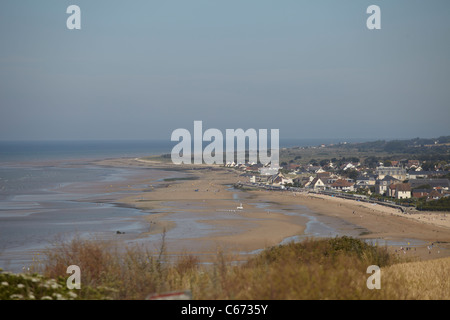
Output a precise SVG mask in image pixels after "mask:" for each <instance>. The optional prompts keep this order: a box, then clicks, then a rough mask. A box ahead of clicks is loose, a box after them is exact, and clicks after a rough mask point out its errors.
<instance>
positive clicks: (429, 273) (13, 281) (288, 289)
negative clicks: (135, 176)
mask: <svg viewBox="0 0 450 320" xmlns="http://www.w3.org/2000/svg"><path fill="white" fill-rule="evenodd" d="M167 258H168V257H167V256H166V255H165V253H164V242H163V244H162V246H161V250H160V252H159V254H157V255H156V256H155V255H154V254H151V253H150V252H148V251H147V250H146V249H145V248H142V247H132V248H127V249H126V250H124V251H123V250H118V249H117V248H110V247H108V246H107V245H106V244H104V243H101V242H96V241H86V240H79V239H78V240H74V241H72V242H71V243H66V244H62V245H60V246H59V247H57V248H52V249H51V250H49V251H48V252H47V258H46V259H45V260H44V261H43V266H42V271H41V273H42V275H38V274H21V275H16V274H11V273H5V272H2V273H0V299H145V298H146V297H147V296H148V295H149V294H154V293H161V292H167V291H174V290H190V291H191V293H192V297H193V299H274V300H277V299H283V300H285V299H449V298H450V284H449V281H448V274H450V259H448V258H447V259H440V260H432V261H426V262H402V263H400V261H398V260H397V258H396V257H395V256H393V255H391V254H389V253H388V251H387V248H385V247H377V246H373V245H369V244H367V243H365V242H363V241H361V240H358V239H353V238H349V237H339V238H333V239H322V240H307V241H304V242H301V243H290V244H286V245H280V246H277V247H273V248H270V249H267V250H265V251H263V252H262V253H260V254H259V255H256V256H254V257H253V258H251V259H250V260H249V261H247V262H245V263H243V264H238V265H236V264H233V263H230V262H231V261H232V260H233V258H232V257H229V256H227V255H225V254H224V253H221V252H219V253H218V254H217V256H216V258H215V261H214V263H213V264H211V265H205V264H200V263H199V261H198V259H197V258H196V257H193V256H189V255H186V256H181V257H180V258H178V260H177V261H172V262H169V261H168V260H167ZM73 264H75V265H78V266H79V267H80V269H81V283H82V285H81V289H80V290H69V289H67V287H66V279H67V277H68V274H67V273H66V268H67V266H69V265H73ZM370 265H377V266H379V267H380V268H381V272H382V273H381V289H380V290H369V289H368V288H367V285H366V281H367V279H368V277H369V276H370V274H367V273H366V270H367V267H368V266H370Z"/></svg>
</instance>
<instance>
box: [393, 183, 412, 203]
mask: <svg viewBox="0 0 450 320" xmlns="http://www.w3.org/2000/svg"><path fill="white" fill-rule="evenodd" d="M388 196H390V197H393V198H395V199H409V198H411V185H410V184H409V183H397V184H391V185H390V186H389V188H388Z"/></svg>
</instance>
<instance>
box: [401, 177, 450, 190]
mask: <svg viewBox="0 0 450 320" xmlns="http://www.w3.org/2000/svg"><path fill="white" fill-rule="evenodd" d="M409 183H410V184H411V187H412V188H413V189H414V188H419V187H421V186H430V188H431V189H442V190H443V191H449V190H450V182H449V180H448V179H411V180H409Z"/></svg>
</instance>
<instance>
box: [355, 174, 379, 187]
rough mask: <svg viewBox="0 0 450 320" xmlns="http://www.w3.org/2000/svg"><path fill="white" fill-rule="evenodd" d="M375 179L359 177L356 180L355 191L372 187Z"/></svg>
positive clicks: (372, 177)
mask: <svg viewBox="0 0 450 320" xmlns="http://www.w3.org/2000/svg"><path fill="white" fill-rule="evenodd" d="M375 183H376V179H375V177H374V176H362V177H361V176H360V177H358V178H356V183H355V189H368V188H370V187H372V186H374V185H375Z"/></svg>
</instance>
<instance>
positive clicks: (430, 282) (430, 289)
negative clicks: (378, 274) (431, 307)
mask: <svg viewBox="0 0 450 320" xmlns="http://www.w3.org/2000/svg"><path fill="white" fill-rule="evenodd" d="M383 274H384V278H385V279H386V280H385V282H386V286H389V284H390V283H401V286H400V288H397V292H399V293H400V291H401V294H402V296H403V298H405V299H419V300H428V299H431V300H449V299H450V279H449V277H450V258H442V259H435V260H427V261H418V262H410V263H400V264H395V265H392V266H389V267H387V268H386V269H385V270H384V273H383ZM391 289H392V288H391Z"/></svg>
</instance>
